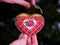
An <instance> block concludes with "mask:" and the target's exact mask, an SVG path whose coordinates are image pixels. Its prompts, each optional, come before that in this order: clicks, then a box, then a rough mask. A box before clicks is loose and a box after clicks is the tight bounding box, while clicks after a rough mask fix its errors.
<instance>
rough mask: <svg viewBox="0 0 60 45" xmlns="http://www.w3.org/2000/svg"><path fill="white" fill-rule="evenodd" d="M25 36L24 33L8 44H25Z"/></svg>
mask: <svg viewBox="0 0 60 45" xmlns="http://www.w3.org/2000/svg"><path fill="white" fill-rule="evenodd" d="M27 37H28V36H27V35H26V34H25V35H23V36H22V39H18V40H15V41H13V42H12V43H11V44H9V45H20V44H21V45H26V43H27Z"/></svg>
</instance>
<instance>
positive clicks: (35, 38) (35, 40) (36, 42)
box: [32, 34, 38, 45]
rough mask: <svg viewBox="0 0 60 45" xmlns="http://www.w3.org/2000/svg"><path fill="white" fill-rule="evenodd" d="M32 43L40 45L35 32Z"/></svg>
mask: <svg viewBox="0 0 60 45" xmlns="http://www.w3.org/2000/svg"><path fill="white" fill-rule="evenodd" d="M32 45H38V41H37V36H36V34H34V35H33V36H32Z"/></svg>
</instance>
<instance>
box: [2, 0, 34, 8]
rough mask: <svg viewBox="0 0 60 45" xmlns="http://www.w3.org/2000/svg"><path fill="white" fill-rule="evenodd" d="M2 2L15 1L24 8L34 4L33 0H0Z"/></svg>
mask: <svg viewBox="0 0 60 45" xmlns="http://www.w3.org/2000/svg"><path fill="white" fill-rule="evenodd" d="M2 1H3V2H7V3H17V4H20V5H22V6H24V7H26V8H29V7H30V6H31V4H32V5H34V4H35V0H28V1H29V2H27V1H26V0H2Z"/></svg>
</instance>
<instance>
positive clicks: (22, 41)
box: [20, 34, 28, 45]
mask: <svg viewBox="0 0 60 45" xmlns="http://www.w3.org/2000/svg"><path fill="white" fill-rule="evenodd" d="M27 38H28V36H27V35H26V34H25V35H23V37H22V38H21V39H20V43H22V44H23V45H26V43H27Z"/></svg>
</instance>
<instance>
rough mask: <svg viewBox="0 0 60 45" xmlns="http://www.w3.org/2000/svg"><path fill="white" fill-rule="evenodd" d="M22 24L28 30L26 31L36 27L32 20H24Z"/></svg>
mask: <svg viewBox="0 0 60 45" xmlns="http://www.w3.org/2000/svg"><path fill="white" fill-rule="evenodd" d="M23 24H24V25H25V26H26V27H27V28H28V29H32V28H33V27H34V25H36V21H35V20H34V19H31V20H28V19H26V20H24V21H23Z"/></svg>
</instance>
